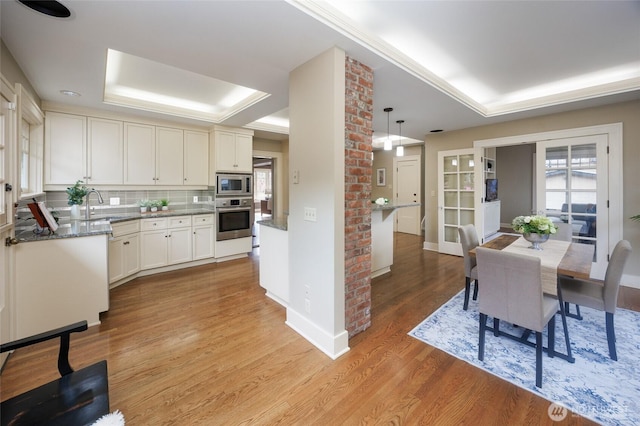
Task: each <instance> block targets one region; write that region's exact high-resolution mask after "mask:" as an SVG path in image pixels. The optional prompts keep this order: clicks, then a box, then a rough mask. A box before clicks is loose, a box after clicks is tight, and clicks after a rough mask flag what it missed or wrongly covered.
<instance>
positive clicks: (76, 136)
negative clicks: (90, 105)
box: [44, 112, 87, 189]
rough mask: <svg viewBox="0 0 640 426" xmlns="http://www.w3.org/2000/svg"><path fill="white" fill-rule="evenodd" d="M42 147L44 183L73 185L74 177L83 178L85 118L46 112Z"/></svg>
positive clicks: (76, 178) (85, 158) (84, 172)
mask: <svg viewBox="0 0 640 426" xmlns="http://www.w3.org/2000/svg"><path fill="white" fill-rule="evenodd" d="M44 147H45V164H44V183H45V185H72V184H74V183H75V182H76V181H77V180H84V176H85V175H86V164H87V118H86V117H82V116H79V115H71V114H61V113H57V112H47V114H46V118H45V144H44ZM45 189H46V188H45Z"/></svg>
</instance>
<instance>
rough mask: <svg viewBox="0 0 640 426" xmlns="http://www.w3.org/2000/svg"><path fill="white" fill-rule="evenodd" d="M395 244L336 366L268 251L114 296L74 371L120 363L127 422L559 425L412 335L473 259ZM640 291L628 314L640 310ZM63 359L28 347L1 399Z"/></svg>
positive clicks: (627, 300) (114, 381)
mask: <svg viewBox="0 0 640 426" xmlns="http://www.w3.org/2000/svg"><path fill="white" fill-rule="evenodd" d="M394 244H395V254H396V256H395V263H394V265H393V267H392V272H391V273H390V274H387V275H385V276H382V277H379V278H376V279H374V280H373V283H372V286H373V293H372V298H373V299H372V300H373V308H372V315H373V324H372V326H371V328H369V329H368V330H366V331H365V332H363V333H361V334H359V335H357V336H355V337H354V338H352V339H351V341H350V347H351V350H350V351H349V352H348V353H347V354H345V355H343V356H342V357H340V358H339V359H338V360H336V361H332V360H330V359H329V358H328V357H327V356H326V355H324V354H323V353H321V352H320V351H319V350H317V349H316V348H315V347H313V346H312V345H311V344H310V343H309V342H307V341H306V340H304V339H303V338H302V337H300V336H299V335H298V334H296V333H295V332H294V331H292V330H291V329H289V328H288V327H287V326H286V325H285V324H284V321H285V311H284V309H283V308H282V307H281V306H279V305H278V304H276V303H275V302H273V301H271V300H270V299H268V298H267V297H265V296H264V292H263V290H262V289H261V288H260V287H259V285H258V254H257V253H255V254H254V255H253V256H251V257H249V258H248V259H241V260H236V261H231V262H225V263H220V264H213V265H208V266H202V267H197V268H192V269H189V270H183V271H178V272H171V273H164V274H161V275H156V276H150V277H144V278H139V279H136V280H134V281H132V282H130V283H128V284H125V285H123V286H121V287H118V288H116V289H114V290H112V291H111V309H110V310H109V312H108V313H105V314H103V316H102V324H101V325H100V326H96V327H91V328H90V329H89V330H88V331H87V332H84V333H81V334H77V335H74V336H73V337H72V340H71V364H72V366H74V367H75V368H81V367H83V366H86V365H89V364H91V363H93V362H96V361H98V360H101V359H105V358H106V359H107V361H108V369H109V388H110V389H109V394H110V400H111V409H112V410H115V409H119V410H121V411H122V412H123V413H124V415H125V417H126V421H127V425H163V424H176V425H195V424H201V425H239V424H243V425H249V424H252V425H253V424H256V425H267V424H268V425H272V424H283V425H311V424H314V425H315V424H317V425H338V424H345V425H358V424H366V425H368V424H405V425H414V424H424V425H448V424H452V425H457V424H472V425H481V424H496V425H498V424H499V425H521V424H528V425H529V424H531V425H533V424H548V425H552V424H555V423H553V422H552V421H551V420H550V419H549V417H548V416H547V408H548V406H549V402H548V401H546V400H544V399H542V398H539V397H537V396H535V395H533V394H532V393H530V392H527V391H525V390H522V389H520V388H518V387H516V386H513V385H511V384H508V383H507V382H505V381H503V380H500V379H498V378H496V377H494V376H492V375H490V374H488V373H485V372H483V371H481V370H479V369H477V368H475V367H472V366H470V365H469V364H467V363H465V362H463V361H460V360H457V359H456V358H454V357H452V356H450V355H447V354H446V353H444V352H442V351H440V350H438V349H435V348H433V347H430V346H428V345H426V344H424V343H421V342H419V341H418V340H416V339H414V338H412V337H409V336H408V335H407V333H408V332H409V331H410V330H411V329H412V328H413V327H414V326H415V325H417V324H418V323H419V322H420V321H421V320H423V319H424V318H426V317H427V316H428V315H429V314H431V313H432V312H434V311H435V310H436V309H437V308H438V307H439V306H440V305H442V304H443V303H444V302H446V301H447V300H448V299H449V298H451V297H452V296H453V295H454V294H456V293H457V292H458V291H460V290H461V289H462V288H463V282H464V277H463V272H462V259H461V258H458V257H454V256H446V255H439V254H436V253H432V252H428V251H424V250H422V241H421V238H420V237H416V236H411V235H407V234H397V235H396V238H395V243H394ZM639 293H640V291H628V292H624V293H623V294H622V295H621V299H620V300H621V304H622V305H625V306H626V307H631V308H634V309H636V310H639V309H638V308H640V294H639ZM603 332H604V331H603ZM603 350H606V348H603ZM56 357H57V342H55V343H53V342H47V343H42V344H39V345H38V346H35V347H32V348H24V349H20V350H18V351H16V352H15V353H14V355H12V357H11V358H10V359H9V362H8V364H7V366H6V368H5V370H4V372H3V373H2V376H1V377H0V392H1V394H2V395H1V399H3V400H4V399H7V398H9V397H11V396H14V395H16V394H19V393H21V392H23V391H25V390H28V389H31V388H33V387H35V386H37V385H39V384H42V383H44V382H45V381H48V380H52V379H54V378H55V377H56V374H57V369H56ZM532 362H534V358H532ZM532 380H533V378H532ZM562 424H572V425H587V424H592V423H591V422H589V421H587V420H585V419H583V418H581V417H578V416H573V415H569V417H568V418H567V419H566V420H565V421H564V422H562Z"/></svg>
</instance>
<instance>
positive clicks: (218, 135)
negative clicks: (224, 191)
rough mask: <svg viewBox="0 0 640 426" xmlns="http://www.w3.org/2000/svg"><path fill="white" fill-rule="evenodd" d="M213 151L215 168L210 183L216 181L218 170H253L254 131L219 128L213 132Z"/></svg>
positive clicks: (239, 171)
mask: <svg viewBox="0 0 640 426" xmlns="http://www.w3.org/2000/svg"><path fill="white" fill-rule="evenodd" d="M212 143H213V145H214V149H212V150H211V153H212V154H214V158H213V159H212V160H211V161H210V164H215V170H213V171H212V173H211V174H210V176H209V183H210V184H212V183H211V182H215V173H216V172H237V173H252V172H253V162H252V155H253V131H243V130H241V129H237V130H236V129H229V130H226V129H225V130H219V129H216V130H214V132H213V137H212Z"/></svg>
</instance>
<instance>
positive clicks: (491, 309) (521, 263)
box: [476, 247, 558, 387]
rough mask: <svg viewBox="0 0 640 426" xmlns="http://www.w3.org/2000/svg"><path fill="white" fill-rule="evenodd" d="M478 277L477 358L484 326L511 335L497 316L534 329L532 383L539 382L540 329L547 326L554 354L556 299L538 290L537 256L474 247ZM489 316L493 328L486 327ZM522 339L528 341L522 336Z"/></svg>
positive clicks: (479, 352)
mask: <svg viewBox="0 0 640 426" xmlns="http://www.w3.org/2000/svg"><path fill="white" fill-rule="evenodd" d="M476 258H477V261H478V264H477V268H478V279H479V280H480V281H482V292H481V293H480V294H479V296H478V306H479V311H480V337H479V348H478V359H480V360H483V358H484V340H485V332H486V330H487V329H488V330H492V331H493V332H494V335H496V336H500V335H502V336H507V337H512V338H513V337H514V336H511V335H508V334H506V333H503V332H501V331H500V320H504V321H507V322H509V323H512V324H517V325H518V326H520V327H522V328H525V329H527V330H531V331H534V332H535V334H536V344H535V347H536V386H538V387H541V386H542V351H543V346H542V331H543V330H544V327H545V326H548V338H549V340H548V353H549V356H550V357H553V355H554V339H555V314H556V312H557V310H558V302H557V300H556V299H554V298H552V297H550V296H546V295H544V294H543V292H542V267H541V262H540V259H539V258H537V257H533V256H525V255H521V254H517V253H510V252H505V251H501V250H493V249H488V248H484V247H478V248H476ZM487 317H493V319H494V322H493V323H494V326H493V328H491V327H487V325H486V322H487ZM522 343H525V344H529V343H528V342H527V341H525V340H523V341H522Z"/></svg>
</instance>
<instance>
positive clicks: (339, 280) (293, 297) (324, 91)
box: [287, 48, 349, 358]
mask: <svg viewBox="0 0 640 426" xmlns="http://www.w3.org/2000/svg"><path fill="white" fill-rule="evenodd" d="M344 80H345V53H344V51H342V50H340V49H337V48H332V49H330V50H328V51H326V52H325V53H323V54H321V55H319V56H317V57H316V58H314V59H312V60H310V61H309V62H307V63H305V64H303V65H301V66H300V67H298V68H297V69H295V70H293V71H292V73H291V75H290V79H289V114H290V115H289V119H290V123H291V124H290V131H289V161H290V164H289V211H290V214H289V277H290V294H289V306H288V308H287V324H288V325H289V326H291V327H292V328H293V329H295V330H296V331H297V332H298V333H300V334H301V335H303V336H304V337H305V338H307V339H308V340H309V341H310V342H312V343H313V344H314V345H316V346H317V347H318V348H319V349H321V350H322V351H323V352H325V353H326V354H327V355H329V356H330V357H332V358H337V357H338V356H340V355H341V354H342V353H344V352H346V351H347V350H348V349H349V347H348V343H349V342H348V333H347V331H346V330H345V312H344V309H345V308H344V306H345V302H344V120H345V112H344V109H345V81H344ZM294 173H298V174H299V183H295V182H294V178H293V174H294ZM305 207H307V208H309V207H310V208H315V209H316V211H317V221H316V222H309V221H305V220H304V217H303V216H304V209H305ZM307 287H308V290H307ZM306 299H307V300H308V306H309V308H308V309H307V303H305V300H306Z"/></svg>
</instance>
